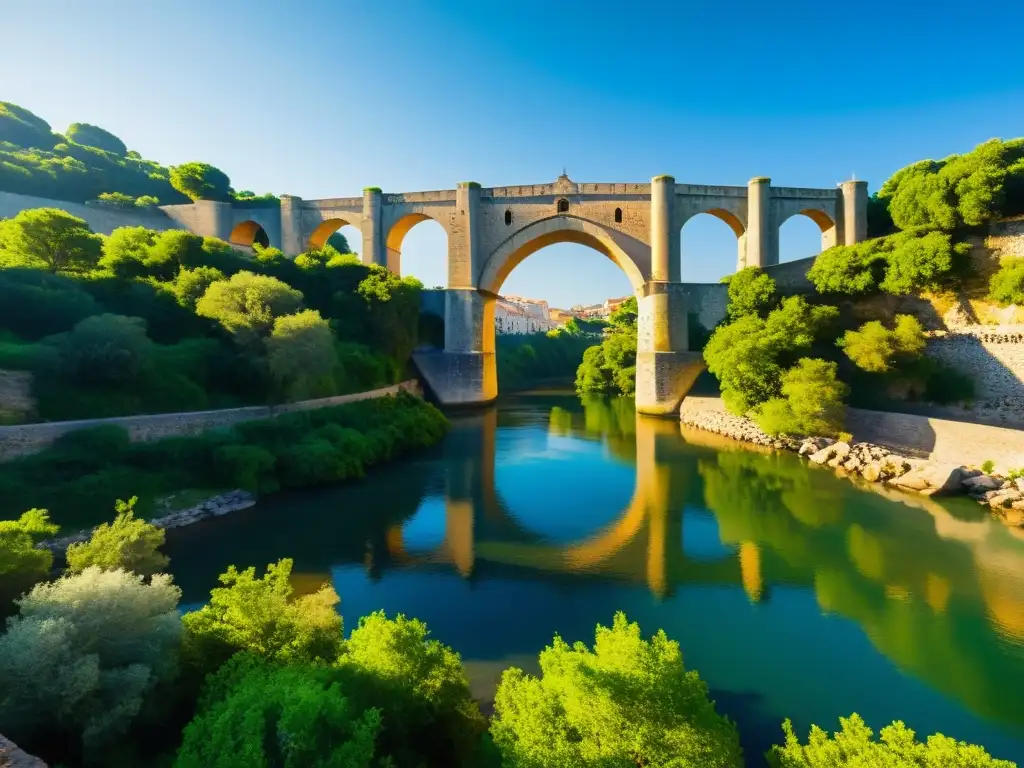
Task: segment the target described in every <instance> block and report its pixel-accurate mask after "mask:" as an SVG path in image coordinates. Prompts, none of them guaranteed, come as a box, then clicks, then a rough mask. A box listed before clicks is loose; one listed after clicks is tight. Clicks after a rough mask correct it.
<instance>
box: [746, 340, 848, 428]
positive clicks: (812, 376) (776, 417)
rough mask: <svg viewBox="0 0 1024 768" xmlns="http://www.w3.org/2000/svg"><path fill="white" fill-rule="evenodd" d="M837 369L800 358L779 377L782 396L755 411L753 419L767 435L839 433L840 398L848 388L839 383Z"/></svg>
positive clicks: (841, 421) (825, 362) (842, 413)
mask: <svg viewBox="0 0 1024 768" xmlns="http://www.w3.org/2000/svg"><path fill="white" fill-rule="evenodd" d="M837 368H838V366H837V365H836V364H835V363H831V362H828V361H825V360H817V359H813V358H806V357H805V358H801V359H800V360H799V361H798V362H797V364H796V365H795V366H793V367H792V368H790V369H789V370H788V371H786V372H785V373H783V374H782V379H781V385H782V386H781V390H782V397H775V398H772V399H771V400H768V401H766V402H764V403H761V405H759V406H757V408H755V409H754V418H755V420H756V421H757V424H758V426H759V427H761V429H762V430H763V431H764V432H765V433H766V434H769V435H778V434H782V433H784V434H790V435H812V436H827V435H835V434H838V433H839V431H840V430H841V429H842V428H843V420H844V415H845V411H844V408H843V398H844V397H845V396H846V394H847V392H848V387H847V386H846V385H845V384H843V383H842V382H841V381H839V380H838V378H837V377H836V371H837Z"/></svg>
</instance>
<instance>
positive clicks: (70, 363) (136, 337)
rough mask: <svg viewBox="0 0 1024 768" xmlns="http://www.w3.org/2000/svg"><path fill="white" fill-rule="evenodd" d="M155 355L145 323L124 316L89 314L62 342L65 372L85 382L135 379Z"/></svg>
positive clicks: (61, 351)
mask: <svg viewBox="0 0 1024 768" xmlns="http://www.w3.org/2000/svg"><path fill="white" fill-rule="evenodd" d="M152 354H153V342H152V341H150V340H149V337H148V336H147V335H146V324H145V322H144V321H143V320H142V319H141V318H138V317H125V316H124V315H111V314H103V315H94V316H92V317H87V318H86V319H85V320H82V321H80V322H79V323H77V324H76V325H75V327H74V328H73V329H72V330H71V332H70V333H68V334H67V335H66V337H64V338H63V339H62V341H61V343H60V356H61V363H62V365H63V367H64V371H65V373H66V375H67V376H69V377H70V378H72V379H74V380H76V381H80V382H84V383H96V382H109V381H132V380H134V379H135V378H136V377H137V376H138V375H139V373H140V372H141V371H142V369H143V367H144V366H146V365H147V364H148V362H149V361H150V359H151V357H152Z"/></svg>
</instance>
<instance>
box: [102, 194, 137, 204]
mask: <svg viewBox="0 0 1024 768" xmlns="http://www.w3.org/2000/svg"><path fill="white" fill-rule="evenodd" d="M96 199H97V200H100V201H102V202H104V203H109V204H110V205H113V206H116V207H118V208H129V207H132V206H134V205H135V198H134V197H132V196H131V195H126V194H124V193H123V192H101V193H100V194H99V195H98V196H97V197H96Z"/></svg>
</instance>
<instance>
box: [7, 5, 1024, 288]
mask: <svg viewBox="0 0 1024 768" xmlns="http://www.w3.org/2000/svg"><path fill="white" fill-rule="evenodd" d="M0 8H2V11H0V17H2V20H3V64H2V66H0V100H6V101H13V102H15V103H17V104H21V105H23V106H25V107H28V108H29V109H31V110H33V111H34V112H36V113H37V114H39V115H40V116H42V117H44V118H45V119H47V120H48V121H49V122H50V123H51V124H52V125H53V127H54V128H55V129H56V130H58V131H62V130H64V129H65V128H66V127H67V125H68V124H69V123H71V122H74V121H79V122H89V123H94V124H97V125H100V126H102V127H104V128H106V129H108V130H110V131H112V132H113V133H115V134H117V135H118V136H120V137H121V138H122V139H124V140H125V142H126V143H127V144H128V146H129V147H130V148H132V149H136V150H138V151H140V152H141V153H142V154H143V155H144V156H146V157H149V158H152V159H154V160H158V161H160V162H163V163H165V164H174V163H179V162H184V161H188V160H203V161H206V162H210V163H213V164H214V165H217V166H219V167H220V168H222V169H223V170H224V171H226V172H227V173H228V174H229V175H230V177H231V179H232V182H233V184H234V186H235V188H236V189H253V190H255V191H257V192H265V191H271V192H275V193H290V194H296V195H299V196H302V197H305V198H316V197H336V196H347V195H358V194H360V190H361V189H362V187H364V186H370V185H373V186H379V187H382V188H383V189H384V190H385V191H413V190H427V189H447V188H452V187H453V186H454V185H455V183H456V182H457V181H459V180H464V179H473V180H476V181H479V182H480V183H481V184H483V185H485V186H491V185H503V184H529V183H536V182H541V181H548V180H553V179H554V178H555V177H556V176H557V175H558V174H559V173H560V172H561V169H562V167H563V166H565V167H566V168H567V169H568V171H569V175H570V176H571V177H572V178H573V179H575V180H577V181H644V180H648V179H649V178H650V177H651V176H654V175H657V174H661V173H670V174H673V175H674V176H675V177H676V178H677V180H679V181H685V182H692V183H707V184H745V183H746V181H747V180H748V179H749V178H750V177H752V176H761V175H765V176H771V177H772V180H773V182H774V183H776V184H779V185H792V186H831V185H833V184H835V183H836V182H838V181H840V180H842V179H845V178H849V177H850V176H851V174H856V177H857V178H861V179H867V180H868V181H869V183H870V185H871V189H875V188H877V187H878V185H879V184H880V183H881V182H882V181H883V180H884V179H885V178H886V177H887V176H888V175H889V174H891V173H892V172H893V171H894V170H896V169H898V168H900V167H902V166H903V165H906V164H908V163H910V162H912V161H914V160H917V159H921V158H925V157H944V156H945V155H948V154H950V153H953V152H962V151H966V150H969V149H970V148H972V147H973V146H974V145H975V144H977V143H979V142H981V141H984V140H985V139H988V138H991V137H993V136H1001V137H1004V138H1005V137H1010V136H1019V135H1022V134H1024V57H1022V56H1021V53H1020V51H1021V30H1022V29H1024V2H1021V0H987V2H985V3H967V2H962V1H961V2H957V1H956V0H937V1H936V2H928V3H925V2H921V0H886V1H885V2H881V1H879V0H854V1H852V2H846V3H833V2H825V1H824V0H822V1H820V2H807V1H806V0H778V1H777V2H769V1H767V0H750V1H748V2H742V1H740V0H733V1H732V2H726V3H720V2H710V1H708V2H700V3H696V2H687V1H686V0H675V1H674V2H673V1H672V0H669V1H668V2H663V3H661V2H658V3H655V2H615V3H608V2H600V1H598V0H589V1H588V2H578V3H577V2H569V1H568V0H563V1H561V2H559V1H558V0H546V1H545V2H533V1H532V0H515V2H505V3H502V2H496V0H482V1H481V0H475V1H470V0H430V1H429V2H427V1H426V0H389V1H388V2H381V1H380V0H366V1H365V2H363V1H361V0H360V1H356V0H352V1H351V2H313V1H312V0H305V1H303V2H280V1H279V0H276V1H270V0H266V1H263V0H247V1H245V2H243V1H242V0H174V1H173V2H171V1H169V0H168V1H166V2H159V1H158V0H146V1H145V2H141V1H140V0H120V1H115V0H92V1H91V2H85V0H4V2H3V3H2V4H0ZM682 237H683V252H684V254H683V273H684V276H685V278H684V279H690V280H698V281H711V280H717V279H718V278H719V277H721V276H722V275H724V274H727V273H728V272H730V271H731V270H732V268H733V265H734V262H735V239H734V237H733V235H732V233H731V232H730V231H729V229H728V228H727V227H726V226H725V224H723V223H722V222H720V221H718V220H716V219H713V218H711V217H710V216H699V217H697V218H696V219H694V220H692V221H691V222H690V223H689V224H687V226H686V227H685V228H684V230H683V236H682ZM818 246H819V236H818V231H817V228H816V227H815V225H814V224H813V223H811V222H810V221H809V220H806V219H804V218H803V217H795V218H794V219H791V220H790V221H789V222H788V223H787V224H786V225H784V227H783V231H782V255H783V259H790V258H799V257H802V256H807V255H811V254H812V253H814V252H816V251H817V249H818ZM445 247H446V245H445V240H444V233H443V231H442V230H441V229H440V227H439V226H438V225H436V224H431V223H429V222H425V223H423V224H421V225H418V226H417V227H416V228H415V229H414V230H413V231H412V232H411V233H410V235H409V236H408V238H407V240H406V245H405V247H404V249H403V250H404V253H403V257H404V263H403V271H405V272H407V273H411V274H415V275H416V276H417V277H420V278H421V279H422V280H423V281H424V282H425V283H426V284H427V285H435V284H443V282H444V275H445V271H444V253H445ZM628 289H629V287H628V283H627V282H626V279H625V277H623V276H622V275H621V274H620V273H619V272H618V271H617V269H616V268H615V267H614V265H612V264H611V262H609V261H607V260H605V259H604V258H603V257H601V256H599V255H598V254H596V253H595V252H593V251H590V250H588V249H586V248H583V247H581V246H573V245H556V246H551V247H549V248H546V249H544V250H542V251H540V252H538V253H537V254H535V255H534V256H532V257H531V258H530V259H528V260H527V261H526V262H524V263H523V264H522V265H521V266H520V267H518V268H517V269H516V270H515V272H513V274H512V275H511V276H510V277H509V279H508V281H507V282H506V283H505V286H504V289H503V290H504V292H507V293H519V294H524V295H530V296H536V297H538V298H546V299H548V300H550V301H551V302H552V303H553V304H555V305H558V306H565V305H571V304H574V303H580V302H592V301H598V300H601V299H603V298H605V297H607V296H616V295H622V294H624V293H627V292H628Z"/></svg>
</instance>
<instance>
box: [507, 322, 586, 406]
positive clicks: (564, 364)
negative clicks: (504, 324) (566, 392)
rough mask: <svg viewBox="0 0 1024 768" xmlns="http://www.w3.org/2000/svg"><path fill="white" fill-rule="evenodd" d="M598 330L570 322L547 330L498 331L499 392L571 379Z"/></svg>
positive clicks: (569, 380) (564, 381)
mask: <svg viewBox="0 0 1024 768" xmlns="http://www.w3.org/2000/svg"><path fill="white" fill-rule="evenodd" d="M570 322H571V321H570ZM599 333H600V331H597V332H596V333H595V332H594V331H588V332H584V331H583V330H582V329H581V327H580V325H579V324H573V326H572V327H566V328H560V329H557V330H555V331H551V332H549V333H531V334H499V335H498V336H497V338H496V340H495V352H496V355H497V361H498V389H499V391H501V392H512V391H515V390H520V389H526V388H527V387H530V386H533V385H535V384H537V383H566V382H571V381H573V379H574V378H575V376H576V370H577V368H579V365H580V360H581V359H582V358H583V355H584V353H585V352H586V350H587V349H588V348H589V347H590V345H591V344H592V343H593V342H594V338H595V336H597V335H599Z"/></svg>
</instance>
